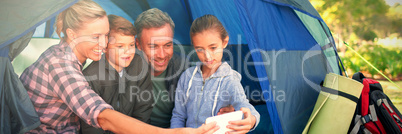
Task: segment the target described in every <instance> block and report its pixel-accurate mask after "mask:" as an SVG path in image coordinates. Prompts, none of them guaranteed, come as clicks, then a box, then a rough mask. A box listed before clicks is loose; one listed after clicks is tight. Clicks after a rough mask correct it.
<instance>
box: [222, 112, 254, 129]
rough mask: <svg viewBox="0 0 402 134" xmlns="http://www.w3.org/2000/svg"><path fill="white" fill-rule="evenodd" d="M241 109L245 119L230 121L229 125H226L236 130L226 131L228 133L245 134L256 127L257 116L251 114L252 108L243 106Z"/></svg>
mask: <svg viewBox="0 0 402 134" xmlns="http://www.w3.org/2000/svg"><path fill="white" fill-rule="evenodd" d="M240 111H243V114H244V119H243V120H239V121H230V122H229V125H227V126H226V127H227V128H229V129H232V130H234V132H226V134H245V133H247V132H248V131H250V129H252V128H253V127H254V125H255V123H256V118H255V116H254V115H251V112H250V109H248V108H244V107H243V108H241V109H240Z"/></svg>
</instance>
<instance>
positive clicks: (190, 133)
mask: <svg viewBox="0 0 402 134" xmlns="http://www.w3.org/2000/svg"><path fill="white" fill-rule="evenodd" d="M218 129H219V126H217V125H216V122H211V123H208V124H202V126H201V127H198V128H176V130H177V131H176V132H174V134H213V133H214V132H215V131H217V130H218Z"/></svg>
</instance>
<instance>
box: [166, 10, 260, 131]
mask: <svg viewBox="0 0 402 134" xmlns="http://www.w3.org/2000/svg"><path fill="white" fill-rule="evenodd" d="M190 37H191V40H192V44H193V45H194V49H195V51H196V53H197V56H198V58H199V59H200V61H201V62H199V63H197V66H195V67H191V68H189V69H187V70H186V71H185V72H184V73H183V74H182V76H181V77H180V80H179V84H178V87H177V90H176V101H175V108H174V109H173V116H172V119H171V128H178V127H199V126H201V125H202V124H203V123H204V122H205V119H206V118H208V117H210V116H215V115H217V113H218V112H219V109H217V108H220V107H225V106H228V105H232V106H233V107H234V108H235V109H236V110H242V111H243V112H244V117H245V119H244V120H242V121H236V122H232V123H231V124H232V125H229V126H228V128H231V129H234V130H236V131H238V132H241V133H246V132H248V131H249V130H250V129H251V128H252V127H254V126H257V124H258V121H259V117H260V115H259V113H258V112H257V111H256V110H255V109H254V107H253V106H252V105H251V104H250V103H248V100H247V99H246V96H245V94H244V89H243V87H242V86H241V84H240V79H241V76H240V74H239V73H237V72H236V71H234V70H232V69H231V67H230V66H229V64H228V63H226V62H222V61H221V60H222V54H223V49H224V48H226V46H227V44H228V41H229V36H228V33H227V32H226V30H225V28H224V27H223V25H222V24H221V22H220V21H219V20H218V19H217V18H216V17H215V16H213V15H204V16H202V17H200V18H197V19H196V20H194V22H193V24H192V25H191V28H190ZM242 107H245V108H243V109H241V108H242ZM247 108H248V109H247ZM250 110H251V114H250ZM245 122H252V123H251V124H248V125H245V124H247V123H245ZM243 124H244V126H233V125H243Z"/></svg>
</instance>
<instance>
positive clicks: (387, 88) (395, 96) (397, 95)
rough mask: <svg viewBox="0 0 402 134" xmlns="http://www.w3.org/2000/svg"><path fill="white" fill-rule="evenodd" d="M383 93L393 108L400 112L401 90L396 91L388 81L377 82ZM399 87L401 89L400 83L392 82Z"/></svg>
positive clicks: (401, 104) (401, 105)
mask: <svg viewBox="0 0 402 134" xmlns="http://www.w3.org/2000/svg"><path fill="white" fill-rule="evenodd" d="M379 82H380V84H381V86H382V88H383V90H384V93H385V94H386V95H387V96H388V97H389V99H391V101H392V103H393V104H394V105H395V107H396V108H397V109H398V110H399V111H401V110H402V90H400V89H398V88H397V87H396V86H395V85H394V84H392V83H391V82H389V81H379ZM394 82H395V83H396V84H397V85H398V86H399V87H402V81H394Z"/></svg>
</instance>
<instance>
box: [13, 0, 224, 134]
mask: <svg viewBox="0 0 402 134" xmlns="http://www.w3.org/2000/svg"><path fill="white" fill-rule="evenodd" d="M56 31H57V34H58V35H59V36H60V34H61V33H63V34H64V38H61V41H60V44H59V45H54V46H52V47H50V48H49V49H48V50H46V51H45V52H43V54H42V55H41V56H40V57H39V58H38V60H37V61H36V62H35V63H33V64H32V65H31V66H29V67H28V68H27V69H25V71H24V72H23V73H22V74H21V77H20V79H21V81H22V83H23V85H24V86H25V88H26V89H27V92H28V95H29V97H30V99H31V101H32V103H33V105H34V107H35V110H36V111H37V113H38V115H39V116H40V121H41V125H40V126H39V127H38V128H36V129H34V130H31V131H30V133H78V130H79V121H78V118H81V119H82V120H84V121H85V123H87V124H89V125H91V126H94V127H97V128H100V127H101V128H102V129H104V130H110V131H112V132H115V133H146V132H148V133H162V132H163V133H186V132H187V133H206V132H214V131H216V130H217V127H216V126H215V125H214V124H213V123H211V124H208V125H205V126H203V127H200V128H199V129H175V130H173V129H171V130H166V129H161V128H157V127H153V126H150V125H147V124H145V123H143V122H141V121H139V120H136V119H134V118H131V117H129V116H127V115H124V114H121V113H119V112H116V111H114V110H112V107H111V106H110V105H109V104H107V103H105V101H103V100H102V98H100V97H99V96H98V95H97V94H96V93H95V92H94V91H93V90H91V87H90V86H89V85H88V82H87V81H86V80H85V77H84V75H83V74H82V72H81V69H82V65H83V64H84V62H85V60H86V59H88V58H89V59H92V60H94V61H98V60H100V58H101V53H102V51H103V50H104V48H105V47H106V42H107V41H108V39H107V36H108V33H109V22H108V18H107V16H106V12H105V11H104V10H103V9H102V8H101V7H100V6H99V5H98V4H96V3H95V2H93V1H89V0H82V1H79V2H77V3H76V4H74V5H72V6H71V7H69V8H67V9H66V10H64V11H63V12H62V13H60V14H59V16H58V17H57V22H56ZM191 131H192V132H191Z"/></svg>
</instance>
